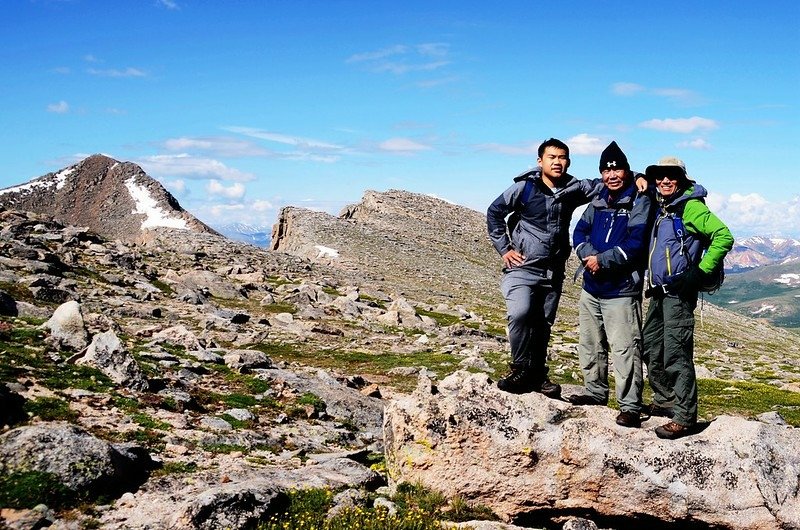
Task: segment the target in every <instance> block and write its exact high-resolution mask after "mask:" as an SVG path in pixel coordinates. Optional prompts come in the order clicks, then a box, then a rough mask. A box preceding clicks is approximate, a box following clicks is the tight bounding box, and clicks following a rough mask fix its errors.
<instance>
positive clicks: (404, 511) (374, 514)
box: [258, 483, 496, 530]
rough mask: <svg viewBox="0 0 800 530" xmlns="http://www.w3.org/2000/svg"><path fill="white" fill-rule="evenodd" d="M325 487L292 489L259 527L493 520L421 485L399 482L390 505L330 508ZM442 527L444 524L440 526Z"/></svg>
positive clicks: (339, 529) (395, 526)
mask: <svg viewBox="0 0 800 530" xmlns="http://www.w3.org/2000/svg"><path fill="white" fill-rule="evenodd" d="M334 496H335V492H334V491H333V490H331V489H328V488H317V489H303V490H292V491H290V492H289V495H288V507H287V508H286V510H285V511H283V512H282V513H279V514H276V515H274V516H273V517H271V518H270V519H269V520H268V521H267V522H266V523H263V524H262V525H260V526H259V527H258V528H259V530H356V529H358V530H441V529H442V528H443V524H442V521H453V522H460V521H470V520H495V519H496V518H495V517H494V516H493V515H492V513H491V511H490V510H489V509H487V508H485V507H483V506H480V505H472V504H470V503H468V502H466V501H465V500H464V499H462V498H460V497H456V498H453V499H447V498H446V497H444V496H443V495H441V494H439V493H437V492H435V491H431V490H429V489H427V488H425V487H423V486H421V485H412V484H407V483H406V484H400V485H399V486H398V489H397V493H396V495H395V496H394V497H392V499H391V503H392V505H393V508H392V509H391V510H390V509H389V508H387V507H385V506H378V507H374V508H366V507H361V506H346V507H342V508H341V509H337V510H334V511H333V512H331V508H333V505H334ZM444 527H445V528H446V525H445V526H444Z"/></svg>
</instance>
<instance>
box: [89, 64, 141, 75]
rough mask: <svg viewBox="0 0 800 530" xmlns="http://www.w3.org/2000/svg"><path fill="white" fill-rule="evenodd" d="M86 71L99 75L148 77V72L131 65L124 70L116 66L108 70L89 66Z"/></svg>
mask: <svg viewBox="0 0 800 530" xmlns="http://www.w3.org/2000/svg"><path fill="white" fill-rule="evenodd" d="M86 71H87V72H89V73H90V74H92V75H96V76H99V77H147V73H146V72H145V71H144V70H140V69H139V68H133V67H131V66H129V67H127V68H125V69H124V70H118V69H116V68H110V69H107V70H98V69H96V68H89V69H88V70H86Z"/></svg>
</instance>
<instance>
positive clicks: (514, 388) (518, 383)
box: [497, 363, 534, 394]
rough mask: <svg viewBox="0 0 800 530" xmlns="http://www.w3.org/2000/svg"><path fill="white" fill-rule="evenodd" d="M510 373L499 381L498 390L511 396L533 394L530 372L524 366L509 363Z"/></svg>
mask: <svg viewBox="0 0 800 530" xmlns="http://www.w3.org/2000/svg"><path fill="white" fill-rule="evenodd" d="M508 368H509V372H508V373H507V374H506V375H504V376H503V377H501V378H500V379H499V380H498V381H497V388H499V389H500V390H502V391H503V392H508V393H510V394H525V393H527V392H533V390H534V385H533V383H532V381H531V375H530V371H529V370H528V369H527V368H525V365H523V364H516V363H509V365H508Z"/></svg>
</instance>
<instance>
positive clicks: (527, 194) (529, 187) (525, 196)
mask: <svg viewBox="0 0 800 530" xmlns="http://www.w3.org/2000/svg"><path fill="white" fill-rule="evenodd" d="M532 192H533V180H531V179H527V180H525V188H523V190H522V195H521V196H520V205H521V206H522V207H523V208H524V207H525V206H527V204H528V201H529V200H530V198H531V193H532Z"/></svg>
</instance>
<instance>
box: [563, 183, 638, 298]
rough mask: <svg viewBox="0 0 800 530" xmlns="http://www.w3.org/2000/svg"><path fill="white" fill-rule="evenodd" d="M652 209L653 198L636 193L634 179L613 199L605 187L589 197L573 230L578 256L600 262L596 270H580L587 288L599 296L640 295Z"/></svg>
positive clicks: (586, 289) (589, 291)
mask: <svg viewBox="0 0 800 530" xmlns="http://www.w3.org/2000/svg"><path fill="white" fill-rule="evenodd" d="M653 213H654V209H653V201H652V199H651V198H650V197H649V196H648V195H646V194H641V195H640V194H638V193H637V190H636V184H635V183H634V182H631V183H630V184H629V185H628V186H627V187H626V188H624V189H623V190H622V191H621V193H620V196H619V197H617V199H616V200H614V201H612V200H611V199H610V197H609V192H608V188H605V187H604V188H603V190H602V191H601V192H600V194H599V195H598V196H597V197H595V198H594V200H592V202H591V203H590V204H589V206H588V207H587V208H586V211H584V212H583V215H582V216H581V218H580V220H579V221H578V224H577V225H576V226H575V231H574V232H573V234H572V244H573V246H574V247H575V253H576V254H577V255H578V257H579V258H580V259H581V260H583V259H584V258H586V257H588V256H597V260H598V262H599V263H600V270H599V271H598V272H597V273H595V274H592V273H591V272H590V271H589V270H588V269H584V271H583V289H584V290H585V291H586V292H588V293H589V294H591V295H593V296H596V297H598V298H619V297H623V296H633V297H638V296H641V293H642V284H643V280H644V269H645V267H646V263H647V261H646V256H647V242H648V236H649V229H650V223H651V222H652V218H653Z"/></svg>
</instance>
